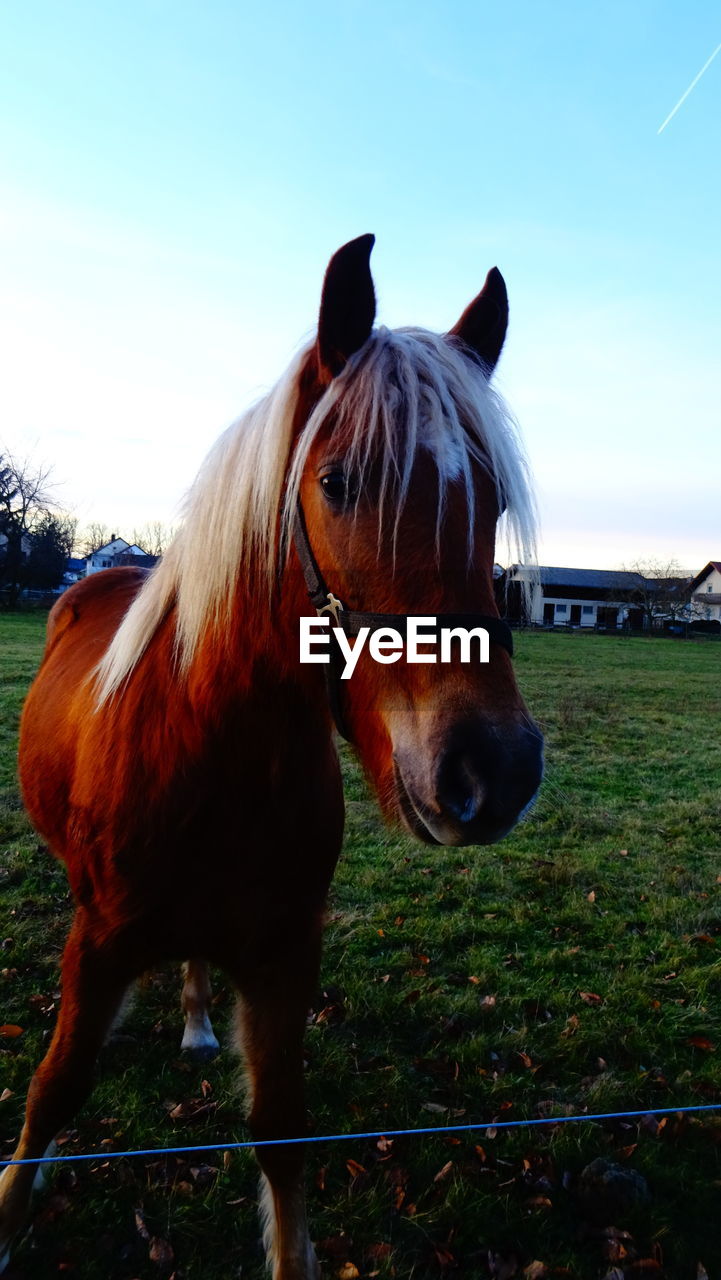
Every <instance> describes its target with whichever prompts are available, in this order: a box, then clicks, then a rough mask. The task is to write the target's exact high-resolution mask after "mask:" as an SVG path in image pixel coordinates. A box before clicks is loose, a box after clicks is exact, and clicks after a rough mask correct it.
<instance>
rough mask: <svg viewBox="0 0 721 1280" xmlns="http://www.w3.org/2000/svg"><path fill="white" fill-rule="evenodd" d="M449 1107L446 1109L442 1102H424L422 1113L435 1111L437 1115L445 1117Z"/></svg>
mask: <svg viewBox="0 0 721 1280" xmlns="http://www.w3.org/2000/svg"><path fill="white" fill-rule="evenodd" d="M447 1110H448V1107H444V1106H442V1105H441V1103H440V1102H424V1103H423V1106H422V1107H421V1111H433V1112H434V1113H435V1114H437V1115H445V1113H446V1111H447Z"/></svg>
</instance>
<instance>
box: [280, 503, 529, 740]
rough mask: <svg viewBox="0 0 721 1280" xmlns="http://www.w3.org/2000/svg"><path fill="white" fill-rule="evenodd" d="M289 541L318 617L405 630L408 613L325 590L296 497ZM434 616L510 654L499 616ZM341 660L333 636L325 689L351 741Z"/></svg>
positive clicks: (350, 628) (349, 626)
mask: <svg viewBox="0 0 721 1280" xmlns="http://www.w3.org/2000/svg"><path fill="white" fill-rule="evenodd" d="M293 542H294V543H295V549H296V552H297V555H298V559H299V560H300V566H301V569H302V570H303V577H304V578H305V585H306V587H307V589H308V595H309V597H310V600H311V603H312V604H313V605H314V606H315V610H316V613H317V614H318V616H319V617H323V616H324V615H325V614H329V615H330V617H331V618H332V619H333V625H334V626H336V627H342V629H343V631H344V632H345V634H346V635H347V636H349V637H351V636H357V635H358V633H359V631H360V629H361V627H370V629H371V631H376V630H378V629H379V628H380V627H393V628H394V630H396V631H399V632H400V633H401V635H404V634H405V633H406V630H407V622H408V618H409V616H410V615H409V614H407V613H358V612H357V611H356V610H355V609H346V608H345V606H344V605H343V604H342V603H341V601H340V600H339V599H338V597H337V596H336V595H334V594H333V592H332V591H329V590H328V586H327V584H326V582H325V580H324V578H323V574H322V573H321V571H320V568H319V567H318V562H317V560H316V558H315V556H314V555H313V548H312V547H311V545H310V540H309V538H308V530H307V528H306V524H305V516H304V515H303V508H302V506H301V504H300V499H299V500H298V505H297V507H296V512H295V519H294V521H293ZM436 616H437V617H439V618H441V619H442V620H443V623H444V625H445V626H447V627H483V628H484V629H485V630H486V631H487V632H488V638H489V640H492V641H493V643H494V644H497V645H500V646H501V648H502V649H505V650H506V653H508V654H509V655H510V656H511V657H513V634H512V632H511V628H510V627H509V626H508V623H506V622H504V621H503V619H502V618H492V617H489V616H488V615H487V614H485V613H440V614H437V615H436ZM343 662H344V659H343V656H342V654H341V651H340V647H339V645H338V643H337V641H336V640H335V637H334V639H333V642H332V644H331V652H330V662H329V663H327V664H326V665H325V666H324V671H325V679H326V689H327V692H328V701H329V703H330V709H331V711H332V713H333V719H334V721H335V726H336V729H337V730H338V732H339V734H340V735H341V737H342V738H345V739H346V741H348V742H351V741H352V738H351V735H350V732H349V729H348V725H347V723H346V719H345V716H344V715H343V705H342V701H341V683H340V678H341V670H342V668H343Z"/></svg>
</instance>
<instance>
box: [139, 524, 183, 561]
mask: <svg viewBox="0 0 721 1280" xmlns="http://www.w3.org/2000/svg"><path fill="white" fill-rule="evenodd" d="M174 537H175V529H174V528H173V527H172V525H167V524H163V523H162V522H161V521H160V520H149V521H147V522H146V523H145V524H144V525H142V527H141V528H139V529H133V532H132V535H131V538H130V541H131V543H134V544H135V546H138V547H142V548H143V551H146V552H147V553H148V555H149V556H163V555H165V552H166V551H167V549H168V547H169V546H170V543H171V542H172V541H173V538H174Z"/></svg>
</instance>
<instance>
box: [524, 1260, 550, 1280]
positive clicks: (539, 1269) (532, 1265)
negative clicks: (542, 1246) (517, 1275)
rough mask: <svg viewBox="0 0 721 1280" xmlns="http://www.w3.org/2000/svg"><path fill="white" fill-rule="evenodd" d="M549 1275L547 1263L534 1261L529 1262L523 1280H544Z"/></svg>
mask: <svg viewBox="0 0 721 1280" xmlns="http://www.w3.org/2000/svg"><path fill="white" fill-rule="evenodd" d="M547 1275H548V1267H547V1266H546V1264H545V1262H538V1261H537V1260H534V1261H533V1262H529V1264H528V1266H527V1267H526V1269H525V1271H524V1273H523V1280H543V1278H544V1276H547Z"/></svg>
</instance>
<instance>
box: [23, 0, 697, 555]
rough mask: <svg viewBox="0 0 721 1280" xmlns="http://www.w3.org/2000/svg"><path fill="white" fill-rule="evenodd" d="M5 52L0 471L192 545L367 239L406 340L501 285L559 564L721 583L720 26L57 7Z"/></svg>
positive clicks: (443, 12)
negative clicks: (159, 523) (246, 415)
mask: <svg viewBox="0 0 721 1280" xmlns="http://www.w3.org/2000/svg"><path fill="white" fill-rule="evenodd" d="M3 26H4V30H3V33H2V39H1V40H0V119H2V121H3V125H2V143H1V145H2V150H1V156H2V163H1V164H0V228H2V236H1V238H0V245H1V246H2V248H1V252H2V257H3V263H2V273H3V278H4V289H3V299H2V303H1V307H0V340H1V342H2V350H3V355H4V360H3V363H4V364H5V372H4V374H3V377H2V379H0V401H1V405H0V409H1V412H2V419H1V423H0V442H2V443H4V444H5V446H6V447H8V448H10V449H11V450H12V451H14V452H15V453H18V454H21V455H24V454H28V453H30V454H32V455H33V456H34V457H35V458H36V459H37V460H38V461H42V462H49V463H52V464H53V465H54V469H55V477H56V479H57V481H58V482H59V483H58V488H57V490H56V493H57V497H58V500H60V501H62V502H64V503H65V504H67V505H68V506H70V507H71V508H72V509H73V510H74V512H75V514H76V515H77V516H78V517H79V519H80V522H81V524H84V523H87V522H89V521H90V520H99V521H102V522H104V523H107V524H109V525H112V526H113V528H116V529H117V530H118V531H120V532H122V531H123V530H124V529H127V530H129V529H131V528H132V526H133V525H140V524H142V523H144V522H145V521H146V520H155V519H159V520H163V521H170V520H172V519H173V515H174V511H175V509H176V507H177V504H178V501H179V499H180V498H181V496H182V494H183V492H184V490H185V489H186V488H187V486H188V484H189V483H190V481H191V480H192V478H193V476H194V474H195V472H196V470H197V467H198V465H199V463H200V461H201V459H202V457H203V456H204V454H205V452H206V451H207V449H208V447H209V446H210V444H211V443H212V441H213V440H214V439H215V437H216V436H217V435H218V434H219V432H220V431H221V430H222V429H223V427H224V426H225V425H227V423H228V422H229V421H231V420H232V419H233V418H234V417H235V416H237V414H238V413H239V412H240V411H241V410H242V409H243V408H244V407H246V405H247V404H248V403H249V402H250V401H251V400H252V399H253V398H255V397H256V396H257V395H258V394H259V393H260V392H262V391H263V390H265V389H266V388H267V387H268V386H269V385H271V384H272V382H273V381H274V380H275V379H276V377H278V376H279V375H280V374H281V373H282V372H283V370H284V369H285V368H286V366H287V364H288V362H289V360H290V358H291V356H292V354H293V352H294V350H295V349H296V348H297V346H298V344H299V342H300V341H301V340H302V339H304V338H305V337H307V336H308V335H309V333H310V332H311V330H312V328H313V324H314V321H315V317H316V314H317V306H318V297H319V290H320V284H321V280H322V273H323V270H324V268H325V265H326V262H327V259H328V257H329V256H330V254H331V253H332V252H333V250H334V249H335V248H337V246H338V245H339V244H341V243H343V242H344V241H345V240H348V239H350V238H352V237H353V236H355V235H359V234H361V233H363V232H366V231H373V232H375V234H376V236H377V244H376V249H375V250H374V254H373V267H374V273H375V278H376V285H377V291H378V297H379V319H380V320H381V321H382V322H384V323H386V324H389V325H390V326H393V325H397V324H421V325H424V326H426V327H428V328H435V329H446V328H448V327H450V326H451V325H452V324H453V323H454V321H455V320H456V318H457V316H458V314H459V313H460V311H461V310H462V309H463V307H464V306H465V305H466V303H467V302H468V301H469V299H470V298H471V297H472V296H473V294H475V293H476V292H477V290H478V288H479V287H480V284H481V283H482V281H483V278H484V276H485V273H486V270H487V269H488V267H489V266H491V265H493V264H494V263H497V265H498V266H499V267H500V269H501V270H502V272H503V274H504V276H505V278H506V281H507V284H508V289H509V295H510V302H511V326H510V329H509V335H508V341H507V345H506V350H505V352H504V355H503V357H502V360H501V363H500V365H499V369H498V382H499V386H500V387H501V389H502V390H503V392H504V393H505V394H506V396H507V398H508V400H509V401H510V403H511V405H512V407H513V409H514V410H515V412H516V415H517V417H518V418H519V421H520V423H521V426H522V430H523V434H524V437H525V441H526V445H527V449H528V453H529V455H530V459H531V464H532V468H533V471H534V473H535V476H536V481H537V488H538V493H539V500H540V507H541V513H542V525H543V536H542V542H541V559H542V561H543V562H545V563H551V564H568V565H588V566H593V565H596V566H605V567H614V566H616V565H619V564H622V563H630V562H632V561H634V560H636V559H637V558H639V557H650V556H655V557H658V558H660V559H668V558H671V557H674V558H676V559H677V560H678V561H680V563H681V564H682V565H683V566H687V567H689V568H692V569H698V568H700V567H701V566H702V565H703V564H704V563H705V562H706V561H707V560H708V559H710V558H715V559H718V558H719V557H720V556H721V532H719V521H718V515H717V512H718V507H719V479H718V476H719V464H720V463H721V447H720V445H719V439H720V437H721V432H720V430H719V427H720V425H721V424H720V422H719V418H720V416H721V408H720V407H719V406H720V397H719V390H718V383H719V369H720V368H721V361H720V360H719V351H720V350H721V319H720V306H721V248H720V238H719V209H720V208H721V166H720V165H719V163H718V157H719V152H720V150H721V56H719V57H718V58H717V59H716V60H715V61H714V62H713V63H712V65H711V66H710V67H709V69H708V71H707V72H706V74H705V75H704V76H703V77H702V79H701V80H700V81H699V83H698V85H697V86H696V87H695V89H694V90H693V92H692V93H691V94H690V95H689V97H688V98H687V100H686V102H685V103H684V104H683V106H682V107H681V108H680V110H679V111H678V113H677V114H676V116H675V117H674V119H673V120H672V121H671V122H670V123H669V124H668V126H667V128H666V129H665V130H664V131H663V133H662V134H661V135H660V136H659V135H658V133H657V131H658V129H659V126H660V125H661V124H662V122H663V121H664V119H665V118H666V116H667V115H668V113H669V112H670V111H671V109H672V107H673V106H674V104H675V103H676V102H677V101H678V99H679V98H680V97H681V95H682V93H683V92H684V90H685V89H686V88H687V86H688V85H689V83H690V82H691V80H692V79H693V77H694V76H695V75H696V73H697V72H698V71H699V69H700V68H701V67H702V66H703V64H704V62H705V61H706V59H707V58H708V57H709V55H710V54H711V53H712V52H713V50H714V48H715V47H716V46H717V44H718V43H719V41H720V40H721V20H720V19H719V15H718V9H717V7H716V6H715V5H712V4H711V3H705V2H704V0H699V3H696V4H695V5H693V6H684V7H683V8H682V6H681V5H679V4H674V5H672V4H668V3H653V4H652V3H635V4H631V5H629V4H627V3H623V4H621V3H614V2H611V3H607V4H605V5H603V6H596V5H590V4H582V3H578V0H575V2H574V3H543V2H541V3H527V2H521V0H518V2H516V3H514V2H513V0H511V3H508V4H506V5H505V6H502V7H501V6H498V5H492V4H486V3H479V2H478V0H476V2H474V3H472V2H471V0H455V2H454V0H446V2H445V3H440V0H437V2H436V3H429V2H427V0H420V2H419V0H414V2H413V3H399V2H395V3H394V2H393V0H388V2H386V3H383V4H381V3H378V2H377V0H367V2H365V3H359V2H356V0H346V2H345V3H343V2H340V0H336V2H335V3H330V2H329V0H307V3H306V4H305V5H302V6H301V5H297V4H295V3H287V2H285V0H282V2H281V0H269V2H268V3H266V4H264V5H257V4H243V3H240V2H236V3H234V4H230V3H219V2H218V0H206V3H204V4H202V5H201V4H199V3H198V4H187V3H177V2H174V3H172V4H171V3H168V2H166V0H148V2H147V3H138V2H137V0H128V3H125V4H124V5H122V6H112V7H111V6H100V5H97V4H94V3H93V4H90V3H87V4H84V3H73V0H68V3H67V4H63V5H58V4H55V3H54V2H53V3H50V2H49V0H37V3H35V4H33V5H32V6H15V7H13V9H12V11H11V9H10V6H8V7H7V9H6V10H5V17H4V20H3Z"/></svg>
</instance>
